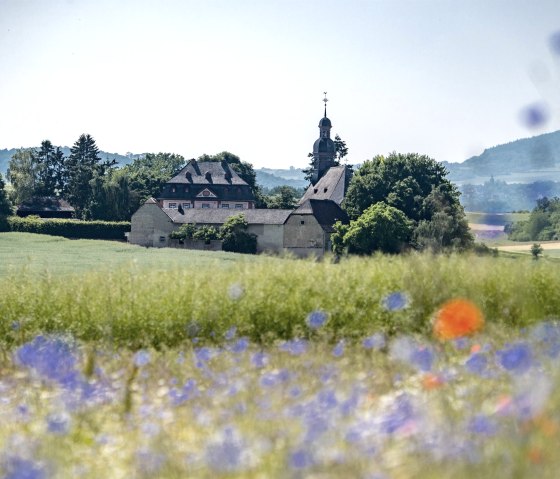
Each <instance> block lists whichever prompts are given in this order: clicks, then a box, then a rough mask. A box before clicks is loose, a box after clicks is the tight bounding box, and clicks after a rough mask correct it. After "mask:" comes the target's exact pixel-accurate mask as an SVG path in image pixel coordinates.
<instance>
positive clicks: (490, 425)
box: [467, 414, 498, 436]
mask: <svg viewBox="0 0 560 479" xmlns="http://www.w3.org/2000/svg"><path fill="white" fill-rule="evenodd" d="M467 430H468V431H469V432H471V433H473V434H480V435H482V436H493V435H494V434H496V432H497V431H498V426H497V425H496V422H495V421H493V420H491V419H489V418H488V417H487V416H484V415H482V414H477V415H475V416H473V417H472V418H471V419H470V420H469V422H468V424H467Z"/></svg>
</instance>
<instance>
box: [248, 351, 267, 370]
mask: <svg viewBox="0 0 560 479" xmlns="http://www.w3.org/2000/svg"><path fill="white" fill-rule="evenodd" d="M251 363H252V364H253V366H255V367H256V368H264V367H265V366H266V365H267V364H268V355H267V354H266V353H263V352H262V351H259V352H256V353H255V354H253V356H251Z"/></svg>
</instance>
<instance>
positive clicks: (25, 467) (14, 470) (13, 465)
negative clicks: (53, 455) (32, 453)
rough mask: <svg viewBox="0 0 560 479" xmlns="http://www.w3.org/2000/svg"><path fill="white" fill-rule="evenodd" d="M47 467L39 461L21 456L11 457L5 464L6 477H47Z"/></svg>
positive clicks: (7, 478)
mask: <svg viewBox="0 0 560 479" xmlns="http://www.w3.org/2000/svg"><path fill="white" fill-rule="evenodd" d="M46 477H47V473H46V471H45V468H44V467H43V466H42V465H41V464H40V463H37V462H33V461H31V460H29V459H23V458H21V457H10V458H9V459H8V460H7V461H6V463H5V465H4V476H3V478H4V479H45V478H46Z"/></svg>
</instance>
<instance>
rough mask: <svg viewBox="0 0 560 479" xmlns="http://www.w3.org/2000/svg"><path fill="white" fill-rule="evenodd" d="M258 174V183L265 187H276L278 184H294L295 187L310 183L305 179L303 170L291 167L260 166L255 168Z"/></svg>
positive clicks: (303, 186) (304, 186) (302, 186)
mask: <svg viewBox="0 0 560 479" xmlns="http://www.w3.org/2000/svg"><path fill="white" fill-rule="evenodd" d="M255 173H256V174H257V183H258V184H259V185H260V186H262V187H263V188H268V189H271V188H275V187H276V186H283V185H287V186H292V187H294V188H306V187H307V185H308V184H309V182H308V181H306V180H305V179H304V174H303V172H302V171H301V170H297V169H295V168H294V167H290V169H289V170H282V169H272V168H260V169H258V170H255Z"/></svg>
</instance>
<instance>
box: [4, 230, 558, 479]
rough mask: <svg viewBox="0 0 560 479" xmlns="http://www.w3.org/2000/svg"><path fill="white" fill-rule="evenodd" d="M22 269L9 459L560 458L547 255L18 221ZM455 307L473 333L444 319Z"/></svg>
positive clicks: (374, 472) (7, 247)
mask: <svg viewBox="0 0 560 479" xmlns="http://www.w3.org/2000/svg"><path fill="white" fill-rule="evenodd" d="M0 291H1V294H0V395H1V396H0V398H1V401H0V419H1V420H2V428H0V477H5V478H10V479H18V478H20V479H21V478H33V479H42V478H47V477H62V478H66V477H68V478H70V477H72V478H74V477H77V476H79V477H84V478H99V477H115V478H121V477H122V478H144V477H146V478H147V477H150V478H151V477H162V478H180V477H194V478H199V477H200V478H215V477H225V478H261V477H267V478H268V477H271V478H284V477H294V478H299V477H321V478H338V477H344V476H346V477H358V478H372V477H375V478H395V479H399V478H410V477H419V478H426V477H427V478H439V477H454V478H470V477H543V478H555V477H557V472H558V470H559V468H560V456H558V454H557V444H558V441H559V439H560V365H559V362H558V358H559V357H560V324H559V322H558V320H557V318H558V312H559V311H560V271H559V270H558V267H557V263H556V262H554V261H552V260H548V259H546V258H545V259H541V260H539V261H532V260H531V259H530V258H528V257H523V256H520V255H518V256H517V257H515V258H513V257H512V258H507V257H498V258H494V257H477V256H472V255H449V256H445V255H439V256H433V255H430V254H412V255H406V256H375V257H373V258H350V259H346V260H342V261H341V262H340V263H338V264H333V263H332V262H331V261H329V259H326V260H324V261H312V260H309V261H301V260H292V259H283V258H267V257H262V256H259V257H251V256H242V255H234V254H228V253H201V252H189V251H183V250H171V249H168V250H156V249H149V250H148V249H144V248H137V247H131V246H128V245H125V244H118V243H109V242H98V241H69V240H62V239H58V238H47V237H43V236H38V235H37V236H34V235H24V234H0ZM458 298H462V299H461V300H460V301H459V302H458V303H457V304H460V305H463V306H461V308H463V309H459V310H457V309H456V308H455V309H450V307H449V303H448V301H449V300H453V299H458ZM467 300H468V301H467ZM469 301H470V302H469ZM452 304H454V303H452ZM464 305H472V306H469V307H466V306H464ZM444 311H453V313H452V314H451V313H449V312H448V313H446V314H444V313H443V312H444ZM473 311H475V312H473ZM476 311H480V315H481V317H483V318H484V324H482V323H481V322H478V320H477V321H475V322H473V317H477V318H478V314H479V313H477V312H476ZM473 315H474V316H473ZM441 318H447V319H446V321H451V324H452V325H454V326H453V327H454V328H457V327H459V330H460V331H468V332H469V333H470V335H469V336H462V337H457V338H454V337H451V336H442V335H441V333H438V334H437V337H436V335H434V331H435V332H438V331H441V329H436V326H435V325H437V324H441V321H443V320H442V319H441ZM473 324H476V328H474V327H472V325H473ZM465 325H467V326H468V325H471V326H469V327H470V328H471V329H469V330H467V329H465ZM461 334H466V333H464V332H463V333H461Z"/></svg>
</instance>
